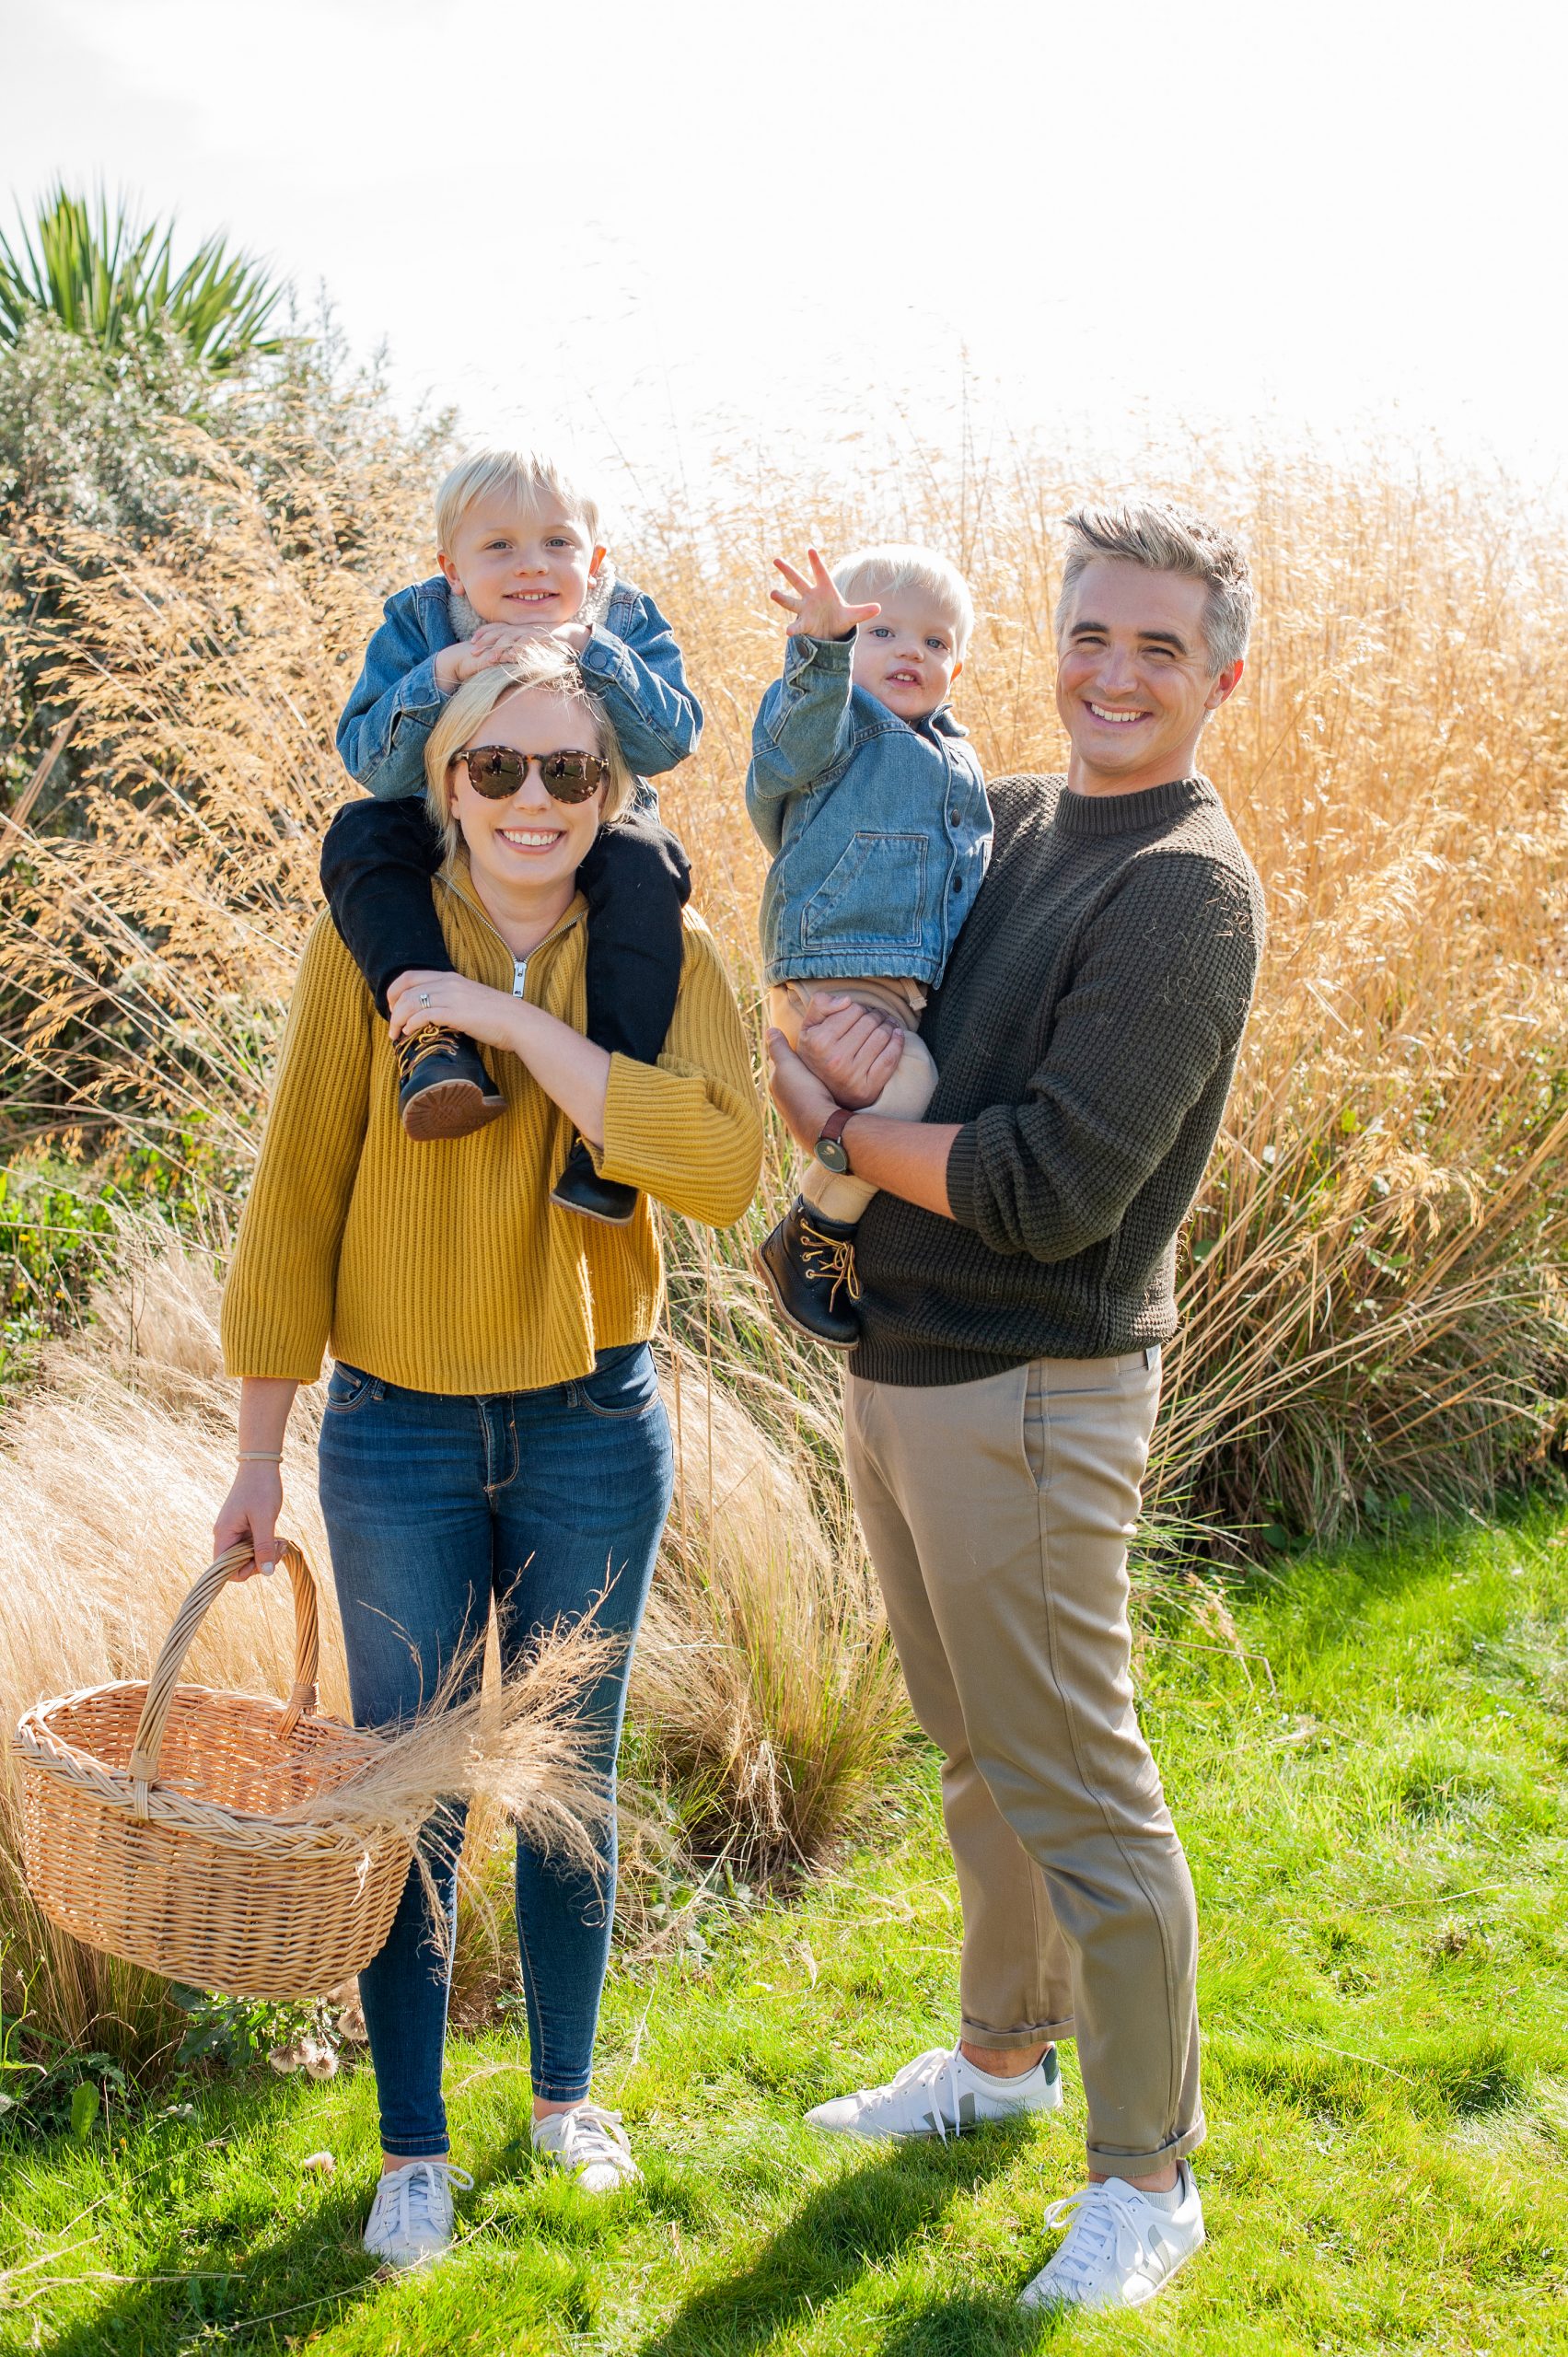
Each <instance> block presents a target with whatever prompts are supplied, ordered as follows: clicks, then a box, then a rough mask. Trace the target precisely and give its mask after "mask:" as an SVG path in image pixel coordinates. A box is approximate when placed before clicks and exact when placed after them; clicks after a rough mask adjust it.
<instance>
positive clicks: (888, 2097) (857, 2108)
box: [806, 2046, 1062, 2143]
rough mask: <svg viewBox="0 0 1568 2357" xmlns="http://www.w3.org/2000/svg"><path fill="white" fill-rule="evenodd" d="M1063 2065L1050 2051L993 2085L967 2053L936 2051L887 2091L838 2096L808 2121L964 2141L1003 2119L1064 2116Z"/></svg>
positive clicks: (838, 2128) (919, 2058) (853, 2130)
mask: <svg viewBox="0 0 1568 2357" xmlns="http://www.w3.org/2000/svg"><path fill="white" fill-rule="evenodd" d="M1061 2108H1062V2066H1061V2064H1060V2063H1059V2062H1058V2061H1057V2059H1056V2049H1055V2047H1054V2046H1048V2047H1047V2048H1046V2049H1045V2052H1044V2053H1043V2054H1042V2055H1041V2056H1040V2061H1038V2062H1037V2063H1036V2064H1035V2067H1034V2069H1033V2070H1032V2071H1026V2072H1025V2073H1023V2075H1022V2077H1021V2078H1016V2079H1008V2080H1005V2081H1003V2080H1000V2079H993V2078H992V2077H990V2076H989V2074H987V2073H981V2072H979V2071H977V2070H976V2069H975V2067H974V2065H973V2063H972V2062H970V2060H969V2058H968V2056H967V2055H966V2054H965V2053H964V2052H963V2050H962V2049H961V2048H959V2047H957V2046H934V2047H933V2048H932V2049H931V2051H930V2053H929V2054H917V2055H916V2057H915V2059H914V2061H912V2062H906V2063H905V2064H904V2067H903V2069H902V2070H901V2071H900V2072H899V2073H897V2074H896V2076H894V2077H893V2078H891V2079H889V2081H888V2084H887V2085H886V2086H882V2087H861V2088H860V2089H859V2090H858V2091H857V2092H856V2093H855V2094H854V2095H853V2096H834V2097H833V2098H832V2100H831V2102H830V2103H819V2105H818V2106H817V2107H816V2109H815V2110H813V2111H808V2112H807V2115H806V2118H807V2124H808V2125H809V2126H810V2127H812V2128H821V2129H825V2130H826V2131H827V2132H828V2133H829V2135H831V2136H939V2137H940V2138H941V2139H942V2141H943V2142H944V2143H946V2142H947V2138H948V2137H949V2136H962V2135H963V2134H964V2133H965V2132H966V2131H968V2130H969V2129H971V2128H985V2127H989V2126H990V2125H991V2124H992V2122H993V2121H994V2120H998V2119H1021V2118H1022V2117H1023V2116H1024V2115H1025V2114H1026V2113H1027V2112H1031V2111H1060V2110H1061Z"/></svg>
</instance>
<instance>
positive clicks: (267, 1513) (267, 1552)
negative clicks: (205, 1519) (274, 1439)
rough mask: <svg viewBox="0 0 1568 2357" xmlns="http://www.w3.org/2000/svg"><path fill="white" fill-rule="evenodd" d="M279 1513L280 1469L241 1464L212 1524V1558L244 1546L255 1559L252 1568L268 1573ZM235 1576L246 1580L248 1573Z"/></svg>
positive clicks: (274, 1558)
mask: <svg viewBox="0 0 1568 2357" xmlns="http://www.w3.org/2000/svg"><path fill="white" fill-rule="evenodd" d="M282 1512H283V1471H282V1469H281V1468H280V1467H278V1466H276V1465H242V1466H241V1467H240V1468H239V1470H238V1473H236V1475H235V1477H234V1482H233V1486H232V1487H231V1488H230V1490H229V1493H228V1495H227V1497H226V1498H225V1500H224V1502H223V1504H222V1505H221V1506H220V1507H219V1508H218V1518H217V1520H216V1522H215V1523H214V1525H213V1556H214V1560H216V1558H217V1557H218V1556H219V1555H222V1554H225V1553H226V1551H227V1550H228V1549H229V1548H230V1547H238V1546H246V1547H249V1548H250V1552H251V1554H252V1555H253V1556H254V1558H255V1562H254V1564H253V1566H252V1568H253V1569H254V1570H256V1571H258V1572H268V1573H270V1572H271V1571H272V1570H273V1565H274V1563H275V1562H276V1561H277V1550H278V1516H279V1515H280V1514H282ZM237 1576H238V1578H240V1579H242V1580H248V1579H249V1578H250V1572H248V1571H247V1572H240V1573H238V1574H237Z"/></svg>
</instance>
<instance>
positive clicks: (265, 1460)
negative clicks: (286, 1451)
mask: <svg viewBox="0 0 1568 2357" xmlns="http://www.w3.org/2000/svg"><path fill="white" fill-rule="evenodd" d="M239 1462H240V1463H241V1465H281V1464H282V1463H283V1451H282V1449H281V1448H242V1449H241V1450H240V1452H239Z"/></svg>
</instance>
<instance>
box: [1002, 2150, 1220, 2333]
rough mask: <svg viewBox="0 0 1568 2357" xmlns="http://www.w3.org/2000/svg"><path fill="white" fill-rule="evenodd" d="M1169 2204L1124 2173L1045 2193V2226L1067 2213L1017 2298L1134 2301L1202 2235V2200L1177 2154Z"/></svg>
mask: <svg viewBox="0 0 1568 2357" xmlns="http://www.w3.org/2000/svg"><path fill="white" fill-rule="evenodd" d="M1176 2190H1177V2194H1178V2197H1179V2199H1178V2201H1177V2206H1176V2208H1175V2209H1174V2210H1173V2211H1166V2210H1160V2209H1157V2208H1156V2205H1155V2204H1154V2202H1152V2201H1151V2200H1149V2199H1148V2197H1147V2196H1146V2195H1145V2194H1142V2193H1140V2192H1139V2190H1138V2189H1137V2187H1136V2186H1135V2185H1129V2184H1128V2183H1127V2181H1126V2179H1125V2178H1124V2177H1108V2178H1107V2179H1106V2181H1105V2183H1104V2184H1103V2185H1091V2186H1089V2187H1087V2188H1086V2190H1085V2191H1084V2192H1082V2193H1070V2194H1069V2195H1068V2196H1067V2199H1066V2200H1064V2201H1053V2202H1052V2203H1051V2207H1050V2209H1049V2210H1048V2211H1047V2212H1046V2213H1045V2223H1046V2224H1047V2225H1048V2226H1059V2225H1061V2224H1062V2223H1063V2220H1064V2219H1066V2218H1069V2217H1071V2219H1072V2221H1073V2223H1072V2224H1071V2225H1070V2226H1069V2227H1068V2229H1067V2232H1066V2234H1065V2235H1064V2236H1063V2240H1062V2242H1061V2243H1060V2244H1059V2245H1058V2247H1057V2249H1056V2251H1055V2253H1054V2254H1053V2256H1052V2257H1051V2258H1049V2259H1048V2260H1047V2261H1046V2263H1045V2265H1044V2266H1043V2267H1042V2268H1041V2269H1040V2273H1039V2274H1038V2275H1037V2276H1036V2277H1035V2279H1034V2282H1032V2283H1031V2284H1030V2285H1029V2286H1028V2290H1027V2291H1025V2292H1024V2293H1022V2295H1021V2296H1020V2298H1019V2302H1018V2305H1019V2306H1020V2307H1024V2308H1052V2307H1057V2308H1141V2307H1142V2306H1143V2305H1144V2301H1145V2300H1152V2299H1153V2298H1154V2296H1155V2293H1156V2292H1158V2291H1159V2290H1161V2289H1162V2288H1163V2286H1164V2285H1165V2284H1167V2282H1169V2281H1170V2278H1171V2277H1172V2276H1173V2275H1174V2274H1175V2272H1176V2270H1177V2269H1178V2268H1179V2266H1180V2265H1181V2263H1182V2261H1183V2260H1184V2259H1189V2258H1191V2256H1192V2254H1193V2252H1194V2251H1195V2250H1197V2249H1199V2248H1200V2247H1201V2246H1202V2240H1203V2205H1202V2202H1201V2201H1200V2200H1199V2199H1198V2189H1197V2187H1196V2186H1195V2185H1194V2184H1193V2182H1192V2172H1191V2168H1190V2167H1189V2166H1188V2165H1187V2163H1186V2162H1185V2161H1182V2162H1180V2163H1179V2165H1178V2167H1177V2173H1176Z"/></svg>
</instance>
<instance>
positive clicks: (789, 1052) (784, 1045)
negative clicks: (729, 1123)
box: [766, 1031, 838, 1154]
mask: <svg viewBox="0 0 1568 2357" xmlns="http://www.w3.org/2000/svg"><path fill="white" fill-rule="evenodd" d="M766 1044H767V1050H768V1086H769V1088H770V1089H771V1090H772V1098H773V1102H774V1104H775V1105H776V1106H777V1107H778V1109H779V1111H780V1113H781V1114H782V1115H783V1117H784V1127H785V1129H786V1130H787V1131H788V1132H789V1133H790V1135H791V1137H792V1138H793V1139H794V1140H795V1142H796V1145H797V1146H799V1147H800V1149H801V1150H802V1152H803V1153H805V1154H809V1153H810V1152H811V1151H812V1148H813V1147H814V1146H815V1145H816V1144H817V1141H818V1139H819V1137H820V1136H821V1134H822V1124H823V1122H824V1121H825V1120H827V1118H828V1116H829V1114H830V1112H832V1110H833V1109H834V1107H835V1106H836V1105H837V1103H838V1099H837V1097H834V1096H832V1094H831V1093H830V1091H829V1090H828V1089H827V1088H825V1087H824V1086H823V1085H822V1083H821V1082H820V1081H819V1079H818V1077H817V1075H816V1074H815V1073H814V1072H812V1071H810V1070H809V1069H808V1068H807V1065H805V1064H803V1063H802V1062H801V1060H800V1058H799V1057H798V1056H797V1055H796V1052H795V1050H794V1049H793V1048H792V1047H791V1046H790V1044H789V1041H788V1040H787V1039H785V1038H784V1033H783V1032H782V1031H770V1032H769V1033H768V1037H767V1043H766Z"/></svg>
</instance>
